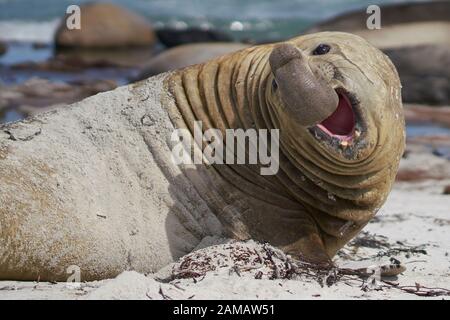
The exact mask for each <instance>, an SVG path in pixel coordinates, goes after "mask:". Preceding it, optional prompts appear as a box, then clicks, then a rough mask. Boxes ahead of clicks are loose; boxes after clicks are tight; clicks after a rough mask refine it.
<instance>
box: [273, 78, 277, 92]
mask: <svg viewBox="0 0 450 320" xmlns="http://www.w3.org/2000/svg"><path fill="white" fill-rule="evenodd" d="M272 89H273V91H275V90H277V89H278V83H277V82H276V80H275V79H273V80H272Z"/></svg>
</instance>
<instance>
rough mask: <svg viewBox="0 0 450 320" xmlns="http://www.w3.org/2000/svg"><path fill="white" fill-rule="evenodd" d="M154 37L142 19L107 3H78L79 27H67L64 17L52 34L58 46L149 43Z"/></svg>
mask: <svg viewBox="0 0 450 320" xmlns="http://www.w3.org/2000/svg"><path fill="white" fill-rule="evenodd" d="M155 40H156V36H155V33H154V31H153V29H152V26H151V25H150V23H149V22H148V21H146V19H145V18H143V17H141V16H139V15H137V14H135V13H132V12H130V11H128V10H126V9H123V8H121V7H119V6H116V5H113V4H109V3H89V4H86V5H83V6H81V29H80V30H77V29H74V30H69V29H68V28H67V26H66V19H63V21H62V23H61V25H60V26H59V28H58V30H57V32H56V34H55V44H56V46H57V47H70V48H117V47H133V46H151V45H153V44H154V43H155Z"/></svg>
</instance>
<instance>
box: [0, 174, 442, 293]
mask: <svg viewBox="0 0 450 320" xmlns="http://www.w3.org/2000/svg"><path fill="white" fill-rule="evenodd" d="M449 182H450V181H448V180H447V181H445V180H444V181H440V182H436V181H428V182H421V183H414V184H413V183H401V184H400V183H397V184H396V185H395V188H394V190H393V192H392V193H391V195H390V197H389V199H388V201H387V203H386V205H385V206H384V207H383V208H382V210H381V211H380V212H379V214H378V215H377V217H376V219H375V220H374V221H372V222H371V223H370V224H369V225H368V226H367V227H366V228H365V229H364V232H363V233H362V234H361V235H360V236H359V237H358V238H357V239H359V241H360V242H361V241H363V240H366V243H365V244H363V246H358V245H357V244H356V243H350V244H349V245H347V246H346V247H345V248H344V249H343V250H341V252H340V253H339V254H338V256H336V259H335V260H336V263H337V265H338V266H346V265H349V264H350V265H352V266H355V265H364V266H369V265H371V264H374V263H375V264H377V263H378V264H382V263H384V262H386V261H389V257H395V258H396V259H398V260H400V261H401V262H402V263H403V264H404V265H405V266H406V267H407V270H406V271H405V272H404V273H403V274H401V275H399V276H398V277H397V278H396V279H395V278H394V279H392V278H391V279H389V280H391V281H393V282H398V283H399V284H400V285H402V286H415V283H418V284H420V285H422V286H425V287H429V288H431V287H441V288H447V289H450V256H449V255H448V254H449V253H450V246H449V232H450V217H449V213H450V212H449V208H450V195H443V194H441V193H442V188H443V186H444V185H446V184H449ZM214 240H219V241H217V242H219V243H220V241H221V240H220V239H214ZM370 240H372V241H370ZM397 241H399V242H397ZM368 245H369V246H375V248H369V247H367V246H368ZM398 248H400V249H401V250H406V251H407V250H408V248H409V249H413V250H412V252H409V253H408V252H398V251H395V249H398ZM247 249H251V250H256V251H258V252H259V253H260V254H261V252H263V250H264V249H263V247H262V245H260V244H256V243H254V242H248V243H234V244H225V245H220V244H219V245H216V246H212V247H208V248H207V249H203V250H202V251H197V252H199V254H198V255H197V257H195V258H196V259H195V260H194V261H197V262H199V261H201V259H205V258H206V259H212V260H211V261H210V263H209V264H208V265H209V267H211V266H214V267H215V268H216V270H214V271H208V272H206V276H201V277H198V278H197V280H196V281H194V280H193V279H192V278H188V279H176V280H173V281H171V282H169V283H162V282H159V281H156V280H155V279H154V277H164V276H165V275H168V274H171V273H172V268H175V269H174V270H175V271H177V270H178V271H180V268H179V265H177V264H174V265H173V266H169V267H166V268H163V270H162V271H160V272H159V274H156V275H148V276H145V275H143V274H139V273H137V272H133V271H130V272H125V273H123V274H121V275H119V276H118V277H117V278H115V279H111V280H104V281H96V282H89V283H82V284H73V283H58V284H50V283H33V282H15V281H2V282H0V299H164V298H165V299H188V298H190V299H418V298H422V297H420V296H417V295H415V294H412V293H406V292H404V291H402V290H400V289H398V288H394V287H392V286H389V285H386V284H384V286H381V287H380V285H383V283H380V282H378V283H377V284H376V286H375V288H377V289H381V290H374V289H372V290H370V289H369V290H368V291H363V290H362V284H363V282H362V281H361V280H360V279H359V278H358V277H357V276H345V277H344V278H342V279H341V280H340V281H338V282H337V283H336V284H333V285H331V286H330V287H327V286H324V287H321V286H320V284H319V283H318V282H317V281H316V280H314V279H313V278H311V277H309V278H308V277H306V278H305V277H303V278H300V279H292V280H286V279H275V280H269V279H267V278H268V277H269V276H270V274H271V269H270V268H268V267H267V266H261V265H259V268H257V269H253V270H246V269H245V261H244V263H236V262H235V261H234V262H233V261H232V259H231V258H230V257H231V255H232V254H233V252H234V253H236V252H241V251H242V250H247ZM389 250H391V252H389ZM423 250H424V251H423ZM425 252H426V254H424V253H425ZM383 253H385V254H387V255H386V256H383ZM194 254H195V252H194ZM218 255H219V258H220V259H219V258H217V256H218ZM221 255H224V256H223V257H222V256H221ZM377 255H380V256H381V257H376V256H377ZM227 257H228V260H227ZM257 257H258V255H256V254H254V255H253V256H251V255H250V258H257ZM182 259H183V258H182ZM274 260H276V258H275V259H274ZM278 262H280V261H278ZM235 265H237V267H238V269H237V270H238V272H239V275H238V274H237V273H236V271H234V270H235ZM247 265H248V263H247ZM256 266H257V267H258V264H256ZM280 266H281V264H280ZM194 269H196V270H197V271H198V270H201V269H202V268H201V267H199V266H197V267H196V268H194ZM239 270H240V271H239ZM280 270H281V269H280ZM203 271H204V270H203ZM258 272H261V278H262V279H261V280H257V279H255V275H256V274H257V273H258ZM422 290H425V289H422ZM446 298H448V296H438V297H434V299H446Z"/></svg>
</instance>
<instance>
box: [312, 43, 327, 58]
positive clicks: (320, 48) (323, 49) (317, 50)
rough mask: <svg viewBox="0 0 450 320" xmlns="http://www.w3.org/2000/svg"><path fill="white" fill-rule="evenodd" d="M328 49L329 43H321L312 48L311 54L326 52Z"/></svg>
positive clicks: (316, 54)
mask: <svg viewBox="0 0 450 320" xmlns="http://www.w3.org/2000/svg"><path fill="white" fill-rule="evenodd" d="M330 50H331V47H330V46H329V45H327V44H323V43H321V44H319V45H318V46H317V48H315V49H314V51H313V55H315V56H319V55H321V54H326V53H328V52H329V51H330Z"/></svg>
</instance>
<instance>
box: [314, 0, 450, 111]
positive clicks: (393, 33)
mask: <svg viewBox="0 0 450 320" xmlns="http://www.w3.org/2000/svg"><path fill="white" fill-rule="evenodd" d="M380 8H381V29H379V30H369V29H368V28H367V26H366V21H367V17H368V15H367V13H366V9H364V10H359V11H354V12H350V13H345V14H343V15H340V16H337V17H335V18H332V19H330V20H327V21H324V22H322V23H319V24H317V25H316V26H314V27H312V28H310V29H309V30H307V31H306V33H312V32H318V31H325V30H327V31H328V30H329V31H344V32H351V33H354V34H357V35H359V36H361V37H363V38H365V39H366V40H368V41H369V42H371V43H372V44H373V45H375V46H376V47H378V48H380V49H382V50H383V51H384V52H385V53H386V54H387V55H388V56H389V58H391V60H392V62H393V63H394V65H395V66H396V67H397V70H398V72H399V75H400V79H401V81H402V85H403V89H402V98H403V101H405V102H409V103H424V104H432V105H450V37H449V36H448V35H449V34H450V2H448V1H433V2H424V3H403V4H394V5H385V6H380Z"/></svg>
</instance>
